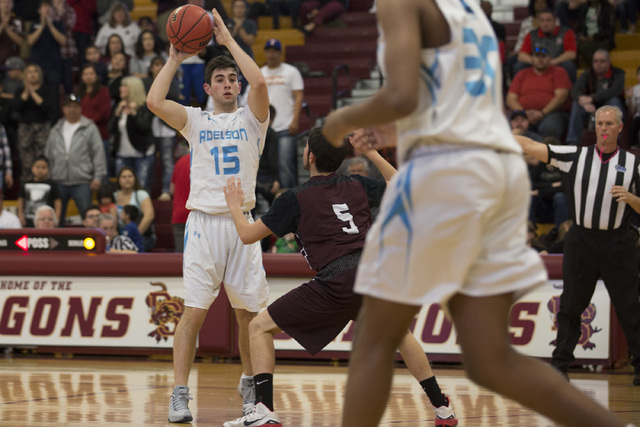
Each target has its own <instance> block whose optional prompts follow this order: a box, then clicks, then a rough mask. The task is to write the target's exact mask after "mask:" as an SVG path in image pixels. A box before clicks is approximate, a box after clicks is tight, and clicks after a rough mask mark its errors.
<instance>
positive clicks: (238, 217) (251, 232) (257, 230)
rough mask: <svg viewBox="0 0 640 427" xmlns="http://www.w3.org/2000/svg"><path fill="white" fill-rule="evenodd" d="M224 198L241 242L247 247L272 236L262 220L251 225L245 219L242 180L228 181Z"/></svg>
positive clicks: (233, 179)
mask: <svg viewBox="0 0 640 427" xmlns="http://www.w3.org/2000/svg"><path fill="white" fill-rule="evenodd" d="M224 198H225V200H226V201H227V206H229V210H230V211H231V218H233V223H234V224H235V226H236V230H237V231H238V236H240V240H242V243H244V244H245V245H249V244H251V243H255V242H257V241H259V240H262V239H264V238H265V237H267V236H269V235H271V233H272V232H271V230H270V229H269V228H268V227H267V226H266V225H264V223H263V222H262V220H261V219H258V220H257V221H256V222H254V223H253V224H251V223H250V222H249V221H247V218H245V216H244V213H243V212H242V204H243V203H244V191H242V185H241V182H240V178H238V180H237V182H236V179H235V178H229V179H227V186H226V187H225V188H224Z"/></svg>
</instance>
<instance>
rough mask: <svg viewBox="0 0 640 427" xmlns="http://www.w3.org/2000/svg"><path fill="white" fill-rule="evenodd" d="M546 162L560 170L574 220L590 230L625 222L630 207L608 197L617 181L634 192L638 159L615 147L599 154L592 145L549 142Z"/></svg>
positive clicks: (606, 227) (638, 174)
mask: <svg viewBox="0 0 640 427" xmlns="http://www.w3.org/2000/svg"><path fill="white" fill-rule="evenodd" d="M548 149H549V164H550V165H551V166H555V167H557V168H558V169H560V171H561V172H563V175H564V184H565V191H566V193H567V198H568V199H569V203H570V206H571V216H572V219H573V222H574V224H577V225H579V226H581V227H584V228H589V229H593V230H614V229H616V228H620V227H621V226H622V225H625V224H628V221H629V217H630V215H631V212H632V209H631V207H630V206H629V205H627V204H626V203H623V202H617V201H615V200H614V199H613V197H611V187H613V186H614V185H620V186H623V187H624V188H626V189H627V191H629V192H630V193H632V194H634V195H637V191H638V184H639V182H640V181H639V179H640V169H639V167H640V159H638V158H636V156H634V155H633V154H631V153H629V152H627V151H625V150H622V149H620V148H618V150H617V151H616V152H615V153H613V155H611V154H609V155H607V154H602V153H601V152H600V151H599V150H597V149H596V147H595V145H591V146H588V147H578V146H575V145H549V146H548Z"/></svg>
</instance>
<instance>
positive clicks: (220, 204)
mask: <svg viewBox="0 0 640 427" xmlns="http://www.w3.org/2000/svg"><path fill="white" fill-rule="evenodd" d="M213 17H214V21H213V26H214V35H215V37H216V40H217V41H218V43H220V44H221V45H224V46H226V47H227V48H228V49H229V52H231V54H232V55H233V58H234V59H235V62H234V61H233V60H231V59H229V58H227V57H225V56H218V57H216V58H214V59H213V60H211V61H210V62H209V64H207V67H206V68H205V84H204V90H205V92H206V93H207V94H208V95H210V96H211V97H212V99H213V105H214V113H209V112H206V111H203V110H201V109H200V108H191V107H185V106H183V105H181V104H178V103H177V102H173V101H170V100H167V99H165V97H166V95H167V92H168V89H169V84H170V82H171V79H172V78H173V76H174V74H175V72H176V70H177V69H178V67H179V66H180V63H181V62H182V61H183V60H184V59H186V58H188V57H189V56H191V55H192V54H186V53H184V52H179V51H178V50H176V49H175V48H174V47H173V46H171V51H170V56H169V60H168V61H167V63H166V64H165V66H164V68H162V70H161V71H160V73H159V74H158V76H157V77H156V79H155V80H154V81H153V85H152V86H151V88H150V90H149V95H148V96H147V104H148V106H149V108H150V109H151V111H153V112H154V113H155V114H156V115H157V116H158V117H160V118H161V119H162V120H164V121H165V122H166V123H168V124H169V125H170V126H171V127H173V128H175V129H176V130H178V131H180V133H182V135H183V136H184V137H185V138H186V139H187V141H188V142H189V147H190V149H191V172H190V173H191V190H190V194H189V199H188V200H187V205H186V207H187V209H189V210H191V212H190V213H189V218H188V220H187V224H186V228H185V238H184V239H185V240H184V262H183V275H184V294H185V307H184V313H183V315H182V318H181V319H180V322H179V324H178V327H177V328H176V332H175V336H174V342H173V358H174V361H173V366H174V376H175V387H174V390H173V394H172V396H171V402H170V404H169V421H171V422H189V421H191V420H192V419H193V417H192V415H191V412H190V411H189V408H188V401H189V400H190V399H191V397H190V395H189V388H188V386H187V380H188V378H189V371H190V370H191V364H192V363H193V359H194V357H195V350H196V338H197V335H198V331H199V330H200V327H201V326H202V322H203V321H204V318H205V315H206V313H207V309H208V308H209V306H210V305H211V303H212V302H213V300H214V299H215V298H216V296H217V295H218V292H219V290H220V284H221V282H222V281H223V280H224V284H225V290H226V293H227V296H228V297H229V301H230V303H231V306H232V307H233V308H234V311H235V314H236V318H237V320H238V324H239V326H240V330H239V337H238V341H239V342H238V345H239V348H240V358H241V361H242V368H243V377H242V379H241V382H240V386H239V392H241V394H242V395H243V398H244V401H245V402H244V403H245V406H244V407H243V413H249V412H251V411H253V403H254V399H255V398H254V396H255V394H254V387H253V379H252V375H253V373H252V369H251V358H250V356H249V342H248V329H247V328H248V325H249V322H250V321H251V319H253V318H254V317H255V316H256V314H257V313H258V311H259V310H260V309H262V308H264V307H266V305H267V300H268V293H269V292H268V288H267V283H266V277H265V272H264V268H263V266H262V251H261V249H260V244H259V243H256V244H254V245H249V246H244V245H243V244H242V242H241V241H240V239H239V237H238V234H237V232H236V230H235V227H234V225H233V220H232V219H231V215H230V212H229V209H228V207H227V204H226V202H225V199H224V193H223V191H222V189H223V188H224V187H225V186H226V183H227V178H229V177H238V178H241V180H242V183H243V190H244V191H245V193H246V194H247V200H246V201H245V203H244V206H243V211H244V212H245V215H247V217H248V218H250V213H249V211H250V210H251V209H252V208H253V207H254V205H255V191H254V190H255V183H256V175H257V170H258V162H259V158H260V154H261V153H262V150H263V148H264V140H265V136H266V132H267V127H268V124H269V96H268V93H267V85H266V83H265V80H264V78H263V76H262V73H261V72H260V69H259V68H258V66H257V65H256V64H255V62H253V60H252V59H251V58H250V57H249V56H248V55H247V54H246V53H245V52H244V51H243V50H242V49H241V48H240V47H239V46H238V44H237V43H236V42H235V41H234V39H233V37H231V35H230V34H229V31H228V30H227V27H226V26H225V25H224V22H223V21H222V18H220V15H219V14H218V12H217V11H216V10H215V9H214V10H213ZM236 63H237V66H239V67H240V70H242V74H243V75H244V76H245V77H246V78H247V80H248V81H249V84H250V85H251V92H250V93H249V97H248V102H247V104H248V105H247V107H244V108H238V103H237V98H238V93H239V92H240V85H239V83H238V74H239V72H238V69H237V66H236ZM250 220H251V221H252V219H250Z"/></svg>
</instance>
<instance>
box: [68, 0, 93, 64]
mask: <svg viewBox="0 0 640 427" xmlns="http://www.w3.org/2000/svg"><path fill="white" fill-rule="evenodd" d="M67 4H68V5H69V6H71V7H73V10H75V12H76V24H75V25H74V26H73V29H72V32H73V38H74V39H75V41H76V47H77V49H78V53H79V56H78V61H80V67H82V66H83V65H84V64H85V62H87V61H86V59H85V57H84V54H85V52H86V50H87V48H88V47H89V46H91V37H92V36H93V34H94V31H93V21H95V17H96V0H67Z"/></svg>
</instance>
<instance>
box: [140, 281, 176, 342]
mask: <svg viewBox="0 0 640 427" xmlns="http://www.w3.org/2000/svg"><path fill="white" fill-rule="evenodd" d="M151 286H160V288H162V290H159V291H152V292H149V295H147V298H146V303H147V306H148V307H149V313H150V315H151V317H150V318H149V323H153V324H154V325H156V328H155V329H154V330H153V331H151V332H149V336H150V337H152V338H155V339H156V343H159V342H160V341H162V340H163V339H164V340H165V341H166V340H167V339H168V338H169V337H170V336H173V334H174V333H175V331H176V326H178V322H179V321H180V318H181V317H182V311H183V309H184V300H183V299H182V298H178V297H172V296H171V295H169V292H167V285H165V284H164V283H162V282H151Z"/></svg>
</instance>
